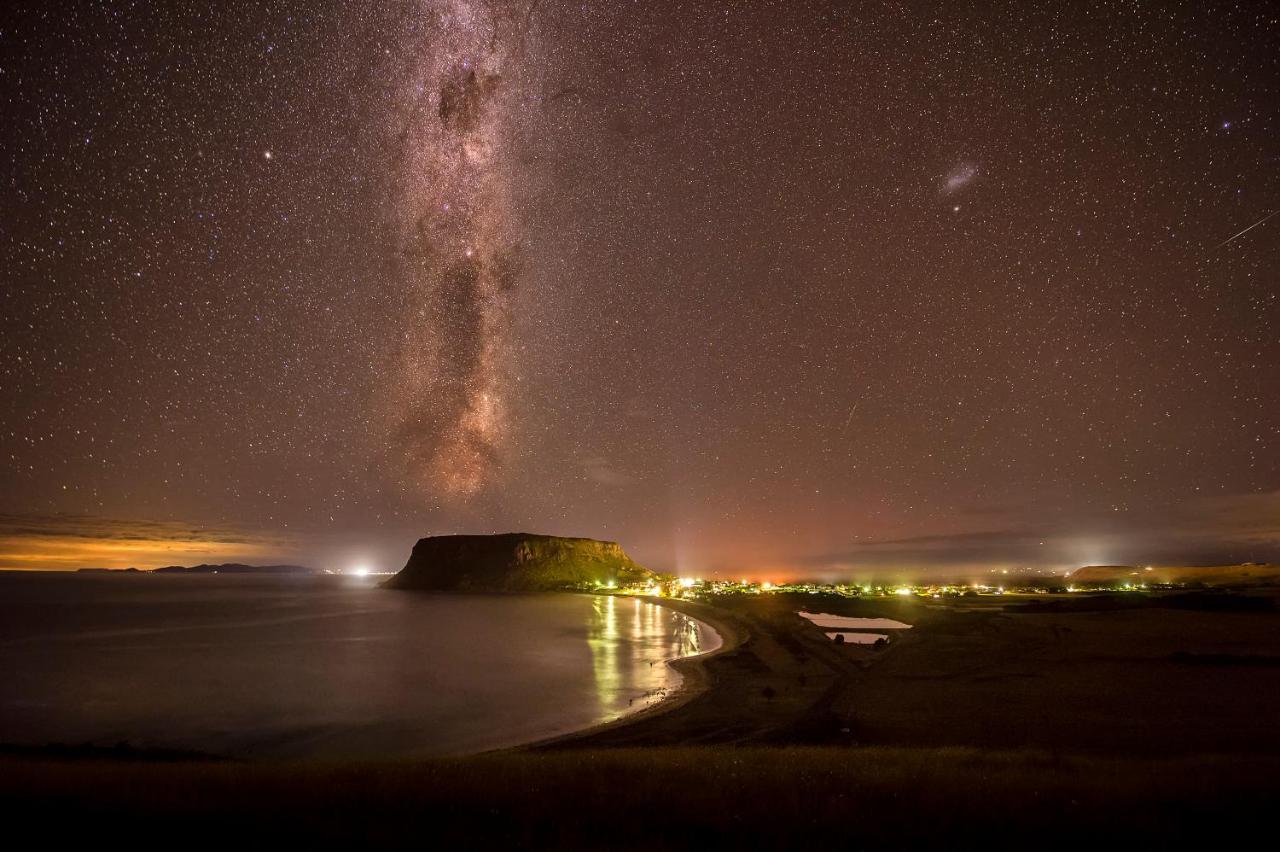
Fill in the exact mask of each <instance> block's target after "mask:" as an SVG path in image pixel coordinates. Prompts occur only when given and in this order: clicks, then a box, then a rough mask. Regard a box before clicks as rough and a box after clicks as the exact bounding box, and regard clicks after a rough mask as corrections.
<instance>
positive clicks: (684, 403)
mask: <svg viewBox="0 0 1280 852" xmlns="http://www.w3.org/2000/svg"><path fill="white" fill-rule="evenodd" d="M0 110H2V112H3V121H0V175H2V178H3V193H2V194H0V204H2V205H3V206H2V207H0V274H3V287H2V288H0V387H2V388H3V394H2V395H0V459H3V467H2V468H0V567H26V568H69V567H81V566H107V567H125V566H127V565H137V566H139V567H152V566H156V565H163V564H172V563H175V562H176V563H183V564H192V563H195V562H207V561H228V560H236V559H240V560H244V561H257V562H267V561H281V560H290V561H300V562H303V563H304V564H308V565H313V566H315V567H322V568H334V569H341V568H345V567H348V566H350V565H352V564H354V563H360V564H367V565H370V566H372V567H374V568H375V569H379V570H394V569H395V568H398V567H399V566H400V564H402V563H403V560H404V558H405V556H406V555H407V553H408V550H409V547H410V546H411V545H412V542H413V541H414V540H415V539H416V538H417V537H419V536H422V535H427V534H439V533H449V532H474V533H484V532H501V531H509V530H526V531H534V532H546V533H555V534H565V535H584V536H590V537H594V538H605V539H612V540H617V541H620V542H621V543H622V544H623V545H624V546H625V547H626V548H627V549H628V551H629V552H630V553H632V555H633V556H635V558H636V559H637V560H639V561H640V562H642V563H643V564H645V565H647V566H648V567H651V568H655V569H658V570H668V571H675V572H679V573H681V574H684V575H687V576H691V575H699V576H713V575H719V576H732V577H737V576H754V577H760V578H777V577H785V576H824V577H846V576H866V575H868V574H869V573H878V574H882V575H889V574H898V575H906V574H922V573H926V572H933V573H938V572H944V573H945V572H952V573H955V572H963V571H970V570H974V571H976V570H981V569H983V568H986V569H988V570H989V569H990V568H992V567H1008V568H1027V569H1035V570H1045V571H1048V570H1060V569H1066V568H1071V567H1076V566H1079V565H1083V564H1091V563H1110V562H1163V563H1170V562H1173V563H1187V562H1202V563H1203V562H1221V561H1241V560H1254V561H1265V560H1268V559H1272V560H1274V559H1280V452H1278V451H1280V299H1278V298H1277V295H1276V294H1277V290H1278V289H1280V280H1278V278H1277V275H1278V269H1280V217H1277V218H1276V219H1274V220H1267V217H1269V216H1271V215H1273V214H1274V213H1275V212H1276V211H1277V210H1280V177H1278V174H1280V135H1278V134H1280V14H1278V13H1277V10H1276V7H1275V6H1274V4H1270V3H1266V2H1241V3H1238V4H1234V5H1232V6H1231V7H1229V8H1227V7H1221V6H1219V5H1216V4H1191V3H1188V4H1182V5H1178V4H1140V3H1129V2H1104V3H1099V4H1094V5H1093V6H1092V7H1091V8H1089V9H1087V10H1086V9H1085V8H1084V7H1082V6H1079V5H1077V4H1035V3H1028V2H1009V3H981V4H961V3H943V4H933V3H930V4H925V3H909V2H885V3H856V4H855V3H843V2H808V0H787V2H768V1H767V0H760V2H750V3H742V2H717V0H697V2H679V0H664V2H661V3H655V2H621V0H607V1H606V2H574V3H569V2H561V0H543V2H508V3H493V2H483V0H403V2H373V0H351V1H350V2H335V1H334V0H309V2H296V3H291V2H209V1H208V0H204V2H183V0H173V2H165V3H146V2H107V0H85V2H41V3H34V2H26V0H17V2H11V3H7V4H5V9H4V11H3V12H0Z"/></svg>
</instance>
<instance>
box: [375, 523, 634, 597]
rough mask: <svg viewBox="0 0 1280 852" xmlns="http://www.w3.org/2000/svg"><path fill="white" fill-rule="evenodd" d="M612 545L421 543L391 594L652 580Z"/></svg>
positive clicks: (489, 538) (534, 539)
mask: <svg viewBox="0 0 1280 852" xmlns="http://www.w3.org/2000/svg"><path fill="white" fill-rule="evenodd" d="M651 576H652V574H650V573H649V572H648V571H646V570H645V569H643V568H641V567H640V566H639V565H637V564H636V563H634V562H632V561H631V557H629V556H627V554H626V553H625V552H623V550H622V548H621V547H619V546H618V544H617V543H616V542H612V541H596V540H595V539H590V538H560V537H558V536H550V535H533V534H531V533H505V534H503V535H442V536H432V537H430V538H424V539H420V540H419V541H418V543H417V544H415V545H414V546H413V553H412V554H411V555H410V556H409V561H408V562H407V563H406V564H405V566H404V568H403V569H401V571H400V573H398V574H396V575H395V576H394V577H392V578H391V579H390V580H388V581H387V583H386V585H387V587H388V588H393V589H439V590H456V591H467V590H473V591H504V592H517V591H548V590H552V589H562V588H565V587H566V586H578V585H590V584H593V583H610V582H613V583H619V584H622V583H634V582H639V581H643V580H646V579H648V578H649V577H651Z"/></svg>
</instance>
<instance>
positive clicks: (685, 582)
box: [680, 577, 693, 589]
mask: <svg viewBox="0 0 1280 852" xmlns="http://www.w3.org/2000/svg"><path fill="white" fill-rule="evenodd" d="M680 585H681V586H682V587H684V588H686V589H691V588H693V578H692V577H681V578H680Z"/></svg>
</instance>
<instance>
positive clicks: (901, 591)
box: [893, 586, 911, 595]
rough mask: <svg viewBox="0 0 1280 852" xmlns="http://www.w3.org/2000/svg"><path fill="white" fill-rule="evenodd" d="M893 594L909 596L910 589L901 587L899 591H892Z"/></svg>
mask: <svg viewBox="0 0 1280 852" xmlns="http://www.w3.org/2000/svg"><path fill="white" fill-rule="evenodd" d="M893 593H894V594H895V595H909V594H911V589H909V588H908V587H906V586H903V587H902V588H900V589H894V590H893Z"/></svg>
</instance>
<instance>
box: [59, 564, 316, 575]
mask: <svg viewBox="0 0 1280 852" xmlns="http://www.w3.org/2000/svg"><path fill="white" fill-rule="evenodd" d="M77 573H79V574H126V573H133V574H315V573H318V572H317V571H316V570H315V569H314V568H306V567H304V566H302V565H244V564H242V563H239V562H224V563H223V564H221V565H191V566H184V565H166V566H165V567H164V568H151V569H147V570H142V569H138V568H124V569H113V568H81V569H80V570H79V571H78V572H77Z"/></svg>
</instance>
